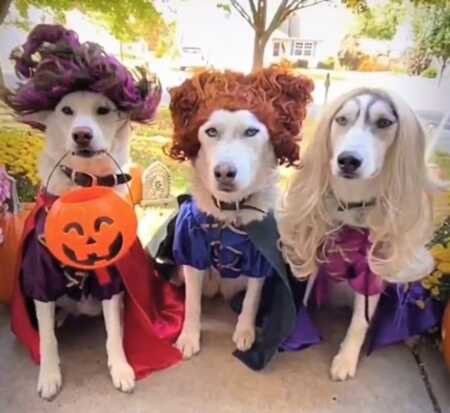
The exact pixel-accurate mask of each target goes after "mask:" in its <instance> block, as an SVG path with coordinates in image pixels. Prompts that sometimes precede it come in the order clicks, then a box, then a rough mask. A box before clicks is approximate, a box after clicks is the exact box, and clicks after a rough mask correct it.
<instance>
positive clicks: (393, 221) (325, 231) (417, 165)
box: [279, 88, 434, 380]
mask: <svg viewBox="0 0 450 413" xmlns="http://www.w3.org/2000/svg"><path fill="white" fill-rule="evenodd" d="M428 188H429V182H428V179H427V172H426V166H425V136H424V132H423V130H422V127H421V125H420V123H419V121H418V119H417V118H416V116H415V114H414V112H413V111H412V109H411V108H410V107H409V106H408V105H407V104H406V103H405V102H404V101H403V100H401V99H400V98H398V97H396V96H394V95H393V94H391V93H388V92H386V91H383V90H380V89H371V88H359V89H355V90H352V91H350V92H349V93H347V94H345V95H343V96H340V97H339V98H337V99H336V100H335V101H334V102H332V103H331V104H330V105H329V106H328V107H327V108H325V110H324V113H323V114H322V116H321V118H320V120H319V123H318V126H317V130H316V132H315V135H314V138H313V139H312V140H311V142H308V145H307V148H306V150H305V151H304V154H303V158H302V166H301V168H300V169H299V171H298V172H297V173H296V175H295V176H294V178H293V181H292V182H291V185H290V187H289V189H288V192H287V194H286V197H285V199H284V204H283V207H282V209H281V211H280V221H279V228H280V232H281V239H282V244H283V253H284V256H285V258H286V259H287V260H288V262H289V263H290V265H291V268H292V270H293V272H294V275H295V276H296V277H298V278H302V279H305V278H308V277H309V278H308V288H307V293H306V296H305V300H304V301H305V302H306V301H307V300H308V295H309V293H310V292H311V291H312V288H313V287H314V288H316V285H315V284H317V282H318V280H319V278H321V277H323V274H324V272H326V273H327V276H328V277H329V278H333V279H334V280H338V281H342V280H343V279H346V280H348V282H349V286H350V288H351V289H352V290H353V292H354V303H353V315H352V319H351V323H350V327H349V329H348V331H347V333H346V336H345V338H344V340H343V341H342V343H341V347H340V350H339V352H338V353H337V355H336V356H335V357H334V359H333V362H332V365H331V377H332V379H334V380H346V379H349V378H352V377H354V375H355V372H356V367H357V363H358V359H359V354H360V350H361V347H362V345H363V343H364V340H365V337H366V333H367V330H368V327H369V320H370V321H371V320H372V316H373V315H374V313H375V310H376V309H377V305H378V302H379V300H380V296H381V297H384V296H385V291H387V289H388V288H389V286H392V285H399V284H405V283H409V282H414V281H416V280H419V279H421V278H422V277H424V276H425V275H427V274H429V273H430V272H431V271H432V269H433V266H434V262H433V258H432V256H431V255H430V254H429V252H428V251H427V250H426V248H425V244H426V243H427V242H428V240H429V239H430V237H431V233H432V211H431V200H430V197H429V195H428V194H427V189H428ZM343 237H344V238H345V237H350V239H349V241H350V242H349V243H347V244H346V245H344V244H341V242H345V240H344V241H343ZM359 239H360V240H361V241H356V242H357V243H358V242H360V243H363V244H364V245H363V246H362V247H361V250H360V251H361V254H360V251H359V250H358V248H359V246H358V245H355V240H359ZM352 243H353V244H352ZM349 245H350V247H348V246H349ZM347 247H348V248H347ZM345 248H347V249H345ZM357 250H358V251H357ZM358 254H359V255H358ZM335 259H336V260H335ZM352 260H353V261H352ZM353 264H354V265H353ZM341 265H343V267H341ZM352 265H353V267H351V266H352ZM344 267H345V268H346V271H347V274H346V275H345V276H342V274H337V272H339V271H340V269H341V268H344ZM363 267H364V270H362V269H361V268H363ZM358 271H361V272H364V274H362V275H361V278H360V279H358ZM330 274H331V275H330ZM382 299H383V298H382ZM377 316H378V314H377Z"/></svg>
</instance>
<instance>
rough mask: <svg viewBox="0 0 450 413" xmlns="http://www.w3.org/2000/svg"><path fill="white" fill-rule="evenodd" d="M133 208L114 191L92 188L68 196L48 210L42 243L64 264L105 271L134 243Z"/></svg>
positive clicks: (135, 228)
mask: <svg viewBox="0 0 450 413" xmlns="http://www.w3.org/2000/svg"><path fill="white" fill-rule="evenodd" d="M136 234H137V218H136V215H135V213H134V210H133V207H132V206H131V205H130V204H129V203H128V202H127V201H126V200H125V199H123V198H122V197H121V196H120V195H118V194H116V193H115V192H114V190H112V189H111V188H107V187H100V186H93V187H89V188H81V189H77V190H75V191H71V192H67V193H66V194H64V195H62V196H61V197H60V198H59V199H58V200H56V201H55V203H54V204H53V205H52V207H51V208H50V211H49V213H48V216H47V220H46V224H45V241H46V244H47V247H48V248H49V250H50V251H51V252H52V254H53V255H54V256H55V257H56V258H57V259H58V260H59V261H61V262H62V263H63V264H65V265H67V266H70V267H74V268H80V269H85V270H93V269H98V268H103V267H106V266H108V265H110V264H112V263H114V262H115V261H116V260H118V259H119V258H120V257H122V256H123V255H124V254H125V253H126V252H127V251H128V249H129V248H130V247H131V245H132V244H133V243H134V241H135V239H136Z"/></svg>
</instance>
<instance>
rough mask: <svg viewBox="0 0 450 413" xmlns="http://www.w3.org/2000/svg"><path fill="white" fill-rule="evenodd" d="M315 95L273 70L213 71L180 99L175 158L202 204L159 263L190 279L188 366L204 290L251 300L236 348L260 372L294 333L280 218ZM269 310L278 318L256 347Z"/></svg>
mask: <svg viewBox="0 0 450 413" xmlns="http://www.w3.org/2000/svg"><path fill="white" fill-rule="evenodd" d="M312 89H313V83H312V82H311V81H310V80H309V79H308V78H306V77H303V76H295V75H293V74H291V73H289V72H288V71H286V70H284V69H282V68H278V67H271V68H268V69H263V70H260V71H258V72H256V73H252V74H249V75H244V74H241V73H237V72H219V71H205V72H202V73H200V74H198V75H196V76H194V77H193V78H192V79H188V80H186V81H185V82H184V83H183V84H181V85H180V86H178V87H175V88H173V89H172V90H171V91H170V95H171V103H170V110H171V114H172V119H173V123H174V135H173V140H172V143H171V145H170V147H169V148H168V154H169V155H170V156H171V157H172V158H174V159H177V160H180V161H184V160H188V161H190V163H191V166H192V197H184V198H183V201H184V202H181V206H180V210H179V212H178V215H177V217H176V218H175V220H173V221H172V222H171V225H169V226H168V228H170V231H169V232H170V236H168V237H167V238H166V240H165V242H163V243H162V244H161V246H162V248H160V249H159V251H158V253H157V256H156V261H157V263H159V264H164V263H165V264H168V263H172V264H176V265H178V266H182V269H183V271H182V274H183V278H184V282H185V287H186V302H185V303H186V315H185V320H184V324H183V329H182V332H181V334H180V336H179V338H178V340H177V343H176V346H177V347H178V348H179V349H180V351H181V352H182V353H183V356H184V358H190V357H191V356H193V355H195V354H196V353H198V352H199V351H200V330H201V323H200V321H201V320H200V319H201V296H202V289H203V292H205V293H207V295H215V294H216V293H222V295H223V296H224V297H225V298H227V299H230V298H232V297H233V296H235V295H236V294H237V293H240V292H242V291H245V295H244V297H243V301H242V302H240V303H238V304H237V305H238V306H239V311H240V315H239V317H238V320H237V324H236V327H235V331H234V334H233V341H234V343H235V345H236V351H235V355H236V356H237V357H238V358H239V359H241V360H242V361H243V362H244V363H245V364H246V365H248V366H249V367H251V368H253V369H255V370H258V369H261V368H263V367H264V366H265V365H266V364H267V363H268V362H269V361H270V359H271V358H272V357H273V355H274V354H275V353H276V351H277V350H278V347H279V345H280V343H281V342H282V341H283V340H284V339H285V338H286V337H287V336H288V335H289V333H290V331H291V330H292V328H293V323H294V322H295V305H294V302H293V297H292V292H291V289H290V286H289V281H288V275H287V272H286V266H285V265H284V262H283V260H282V258H281V255H280V253H279V250H278V248H277V240H278V234H277V228H276V223H275V219H274V216H273V210H274V208H275V205H276V202H277V184H278V166H279V165H293V164H296V163H297V162H298V160H299V147H298V142H297V141H298V140H299V139H300V137H301V131H302V123H303V120H304V118H305V115H306V107H307V105H308V103H309V102H310V101H311V92H312ZM241 298H242V297H241ZM237 301H238V300H235V301H234V302H237ZM268 302H270V304H269V305H266V304H267V303H268ZM260 307H261V308H262V307H266V308H268V311H266V312H265V314H264V315H263V316H261V317H258V318H262V334H261V336H260V337H256V323H257V316H258V310H259V308H260Z"/></svg>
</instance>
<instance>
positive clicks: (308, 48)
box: [293, 40, 315, 57]
mask: <svg viewBox="0 0 450 413" xmlns="http://www.w3.org/2000/svg"><path fill="white" fill-rule="evenodd" d="M314 46H315V45H314V42H310V41H304V40H300V41H296V42H294V47H293V49H294V50H293V52H294V53H293V55H294V56H305V57H311V56H314Z"/></svg>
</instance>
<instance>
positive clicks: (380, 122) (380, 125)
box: [375, 118, 394, 129]
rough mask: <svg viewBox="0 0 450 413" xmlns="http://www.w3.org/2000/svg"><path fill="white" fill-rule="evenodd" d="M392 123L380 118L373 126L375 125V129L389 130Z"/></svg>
mask: <svg viewBox="0 0 450 413" xmlns="http://www.w3.org/2000/svg"><path fill="white" fill-rule="evenodd" d="M393 123H394V122H392V121H391V120H389V119H386V118H380V119H378V120H377V121H376V122H375V124H376V125H377V128H380V129H385V128H389V126H391V125H392V124H393Z"/></svg>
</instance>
